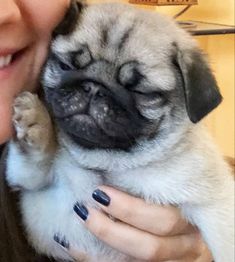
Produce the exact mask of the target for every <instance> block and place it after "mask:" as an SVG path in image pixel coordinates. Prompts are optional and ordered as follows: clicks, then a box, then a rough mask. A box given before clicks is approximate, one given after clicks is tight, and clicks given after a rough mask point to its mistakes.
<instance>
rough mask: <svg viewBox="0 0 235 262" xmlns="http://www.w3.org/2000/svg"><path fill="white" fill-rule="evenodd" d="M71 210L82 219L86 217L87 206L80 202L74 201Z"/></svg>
mask: <svg viewBox="0 0 235 262" xmlns="http://www.w3.org/2000/svg"><path fill="white" fill-rule="evenodd" d="M73 210H74V211H75V213H76V214H77V215H78V216H79V217H80V218H81V219H82V220H84V221H86V220H87V217H88V214H89V213H88V210H87V208H86V207H85V206H84V205H82V204H80V203H78V202H77V203H76V204H75V205H74V206H73Z"/></svg>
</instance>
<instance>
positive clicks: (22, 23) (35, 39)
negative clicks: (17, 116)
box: [0, 0, 70, 144]
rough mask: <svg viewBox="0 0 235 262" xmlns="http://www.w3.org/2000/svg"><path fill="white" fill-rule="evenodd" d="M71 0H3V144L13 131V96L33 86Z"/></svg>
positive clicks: (0, 32) (0, 26)
mask: <svg viewBox="0 0 235 262" xmlns="http://www.w3.org/2000/svg"><path fill="white" fill-rule="evenodd" d="M69 2H70V0H0V144H1V143H4V142H6V141H7V140H8V139H9V138H10V137H11V133H12V128H11V115H12V102H13V100H14V97H15V96H16V95H17V94H18V93H20V92H21V91H22V90H34V89H35V88H36V86H37V80H38V76H39V73H40V68H41V66H42V64H43V62H44V60H45V57H46V54H47V47H48V43H49V41H50V35H51V33H52V31H53V29H54V28H55V26H56V25H57V24H58V23H59V22H60V20H61V19H62V18H63V16H64V14H65V11H66V9H67V8H68V6H69Z"/></svg>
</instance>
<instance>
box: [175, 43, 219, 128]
mask: <svg viewBox="0 0 235 262" xmlns="http://www.w3.org/2000/svg"><path fill="white" fill-rule="evenodd" d="M177 64H178V66H179V68H180V71H181V74H182V77H183V82H184V94H185V101H186V108H187V112H188V116H189V118H190V120H191V121H192V122H193V123H197V122H198V121H200V120H201V119H202V118H203V117H204V116H206V115H207V114H208V113H210V112H211V111H212V110H213V109H214V108H216V107H217V106H218V105H219V104H220V103H221V101H222V96H221V94H220V92H219V88H218V86H217V83H216V80H215V77H214V76H213V74H212V72H211V69H210V67H209V65H208V63H207V62H206V60H205V58H204V56H203V54H202V52H201V51H200V50H190V51H189V50H185V52H183V51H181V50H179V48H177Z"/></svg>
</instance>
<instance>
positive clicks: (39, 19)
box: [22, 0, 70, 37]
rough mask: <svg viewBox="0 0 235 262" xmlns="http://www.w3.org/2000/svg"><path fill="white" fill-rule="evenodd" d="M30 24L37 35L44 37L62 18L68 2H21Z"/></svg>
mask: <svg viewBox="0 0 235 262" xmlns="http://www.w3.org/2000/svg"><path fill="white" fill-rule="evenodd" d="M22 1H23V3H24V5H25V8H24V10H26V12H28V17H30V21H29V22H30V24H31V25H32V27H34V29H35V30H37V34H38V35H39V36H42V37H46V36H48V35H50V34H51V32H52V31H53V29H54V28H55V27H56V26H57V25H58V23H59V22H60V21H61V19H62V18H63V16H64V14H65V12H66V9H67V8H68V6H69V3H70V0H33V1H32V0H22Z"/></svg>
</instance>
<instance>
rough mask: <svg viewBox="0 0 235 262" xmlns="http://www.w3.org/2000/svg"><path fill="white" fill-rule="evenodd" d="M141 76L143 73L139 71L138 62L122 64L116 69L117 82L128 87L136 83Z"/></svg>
mask: <svg viewBox="0 0 235 262" xmlns="http://www.w3.org/2000/svg"><path fill="white" fill-rule="evenodd" d="M142 78H143V75H142V74H141V73H140V70H139V69H138V63H137V62H135V61H131V62H127V63H125V64H123V65H122V66H121V67H120V68H119V70H118V76H117V79H118V82H119V83H120V84H121V85H122V86H125V87H127V88H128V89H131V88H133V87H134V86H136V85H138V84H139V82H140V81H141V79H142Z"/></svg>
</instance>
